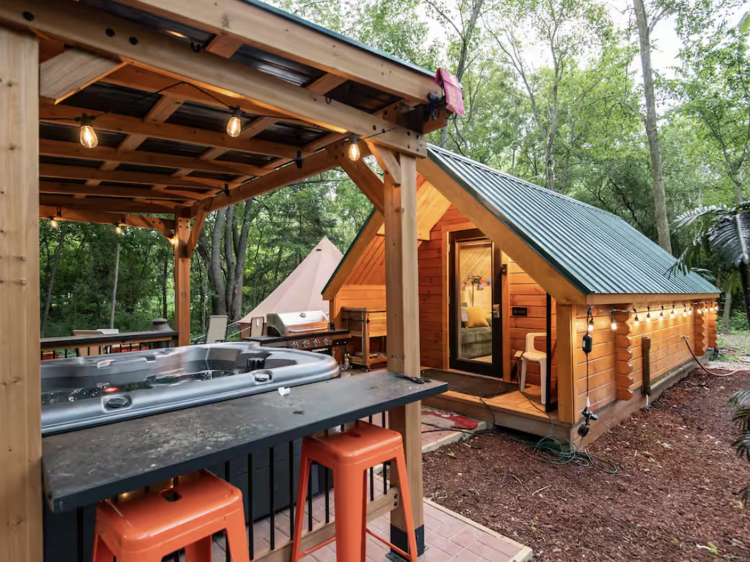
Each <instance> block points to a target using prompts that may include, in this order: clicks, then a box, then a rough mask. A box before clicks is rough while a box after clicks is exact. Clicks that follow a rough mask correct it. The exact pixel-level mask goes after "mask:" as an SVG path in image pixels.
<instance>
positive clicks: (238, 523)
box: [201, 467, 273, 562]
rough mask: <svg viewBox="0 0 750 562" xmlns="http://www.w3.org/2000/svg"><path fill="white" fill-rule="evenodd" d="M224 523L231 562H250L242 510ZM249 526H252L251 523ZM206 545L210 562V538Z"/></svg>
mask: <svg viewBox="0 0 750 562" xmlns="http://www.w3.org/2000/svg"><path fill="white" fill-rule="evenodd" d="M272 470H273V467H272ZM226 523H227V528H226V531H227V548H228V549H229V553H230V554H231V556H232V562H250V554H249V551H248V547H247V534H246V532H247V531H246V529H245V512H244V510H242V509H240V510H239V511H235V512H234V513H233V514H232V515H230V516H229V517H227V518H226ZM250 524H251V525H252V522H251V523H250ZM208 545H209V546H208V554H209V556H208V559H207V562H211V537H208ZM201 562H202V561H201Z"/></svg>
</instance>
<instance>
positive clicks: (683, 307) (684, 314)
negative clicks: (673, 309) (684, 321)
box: [682, 304, 687, 316]
mask: <svg viewBox="0 0 750 562" xmlns="http://www.w3.org/2000/svg"><path fill="white" fill-rule="evenodd" d="M682 315H683V316H687V308H686V307H685V305H684V304H683V305H682Z"/></svg>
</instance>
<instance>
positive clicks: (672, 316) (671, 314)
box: [669, 305, 674, 319]
mask: <svg viewBox="0 0 750 562" xmlns="http://www.w3.org/2000/svg"><path fill="white" fill-rule="evenodd" d="M669 317H670V318H672V319H674V305H672V312H670V313H669Z"/></svg>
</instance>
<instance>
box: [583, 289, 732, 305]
mask: <svg viewBox="0 0 750 562" xmlns="http://www.w3.org/2000/svg"><path fill="white" fill-rule="evenodd" d="M719 295H721V293H719V292H718V289H717V292H716V293H692V294H691V293H679V294H678V293H627V294H625V293H623V294H619V293H612V294H604V293H591V294H589V295H587V296H586V304H616V303H619V302H640V303H644V304H645V303H651V302H663V301H692V300H716V299H718V298H719Z"/></svg>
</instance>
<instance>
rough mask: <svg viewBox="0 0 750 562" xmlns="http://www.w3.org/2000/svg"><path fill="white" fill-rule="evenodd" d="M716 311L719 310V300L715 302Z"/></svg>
mask: <svg viewBox="0 0 750 562" xmlns="http://www.w3.org/2000/svg"><path fill="white" fill-rule="evenodd" d="M714 312H719V303H718V302H715V303H714Z"/></svg>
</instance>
